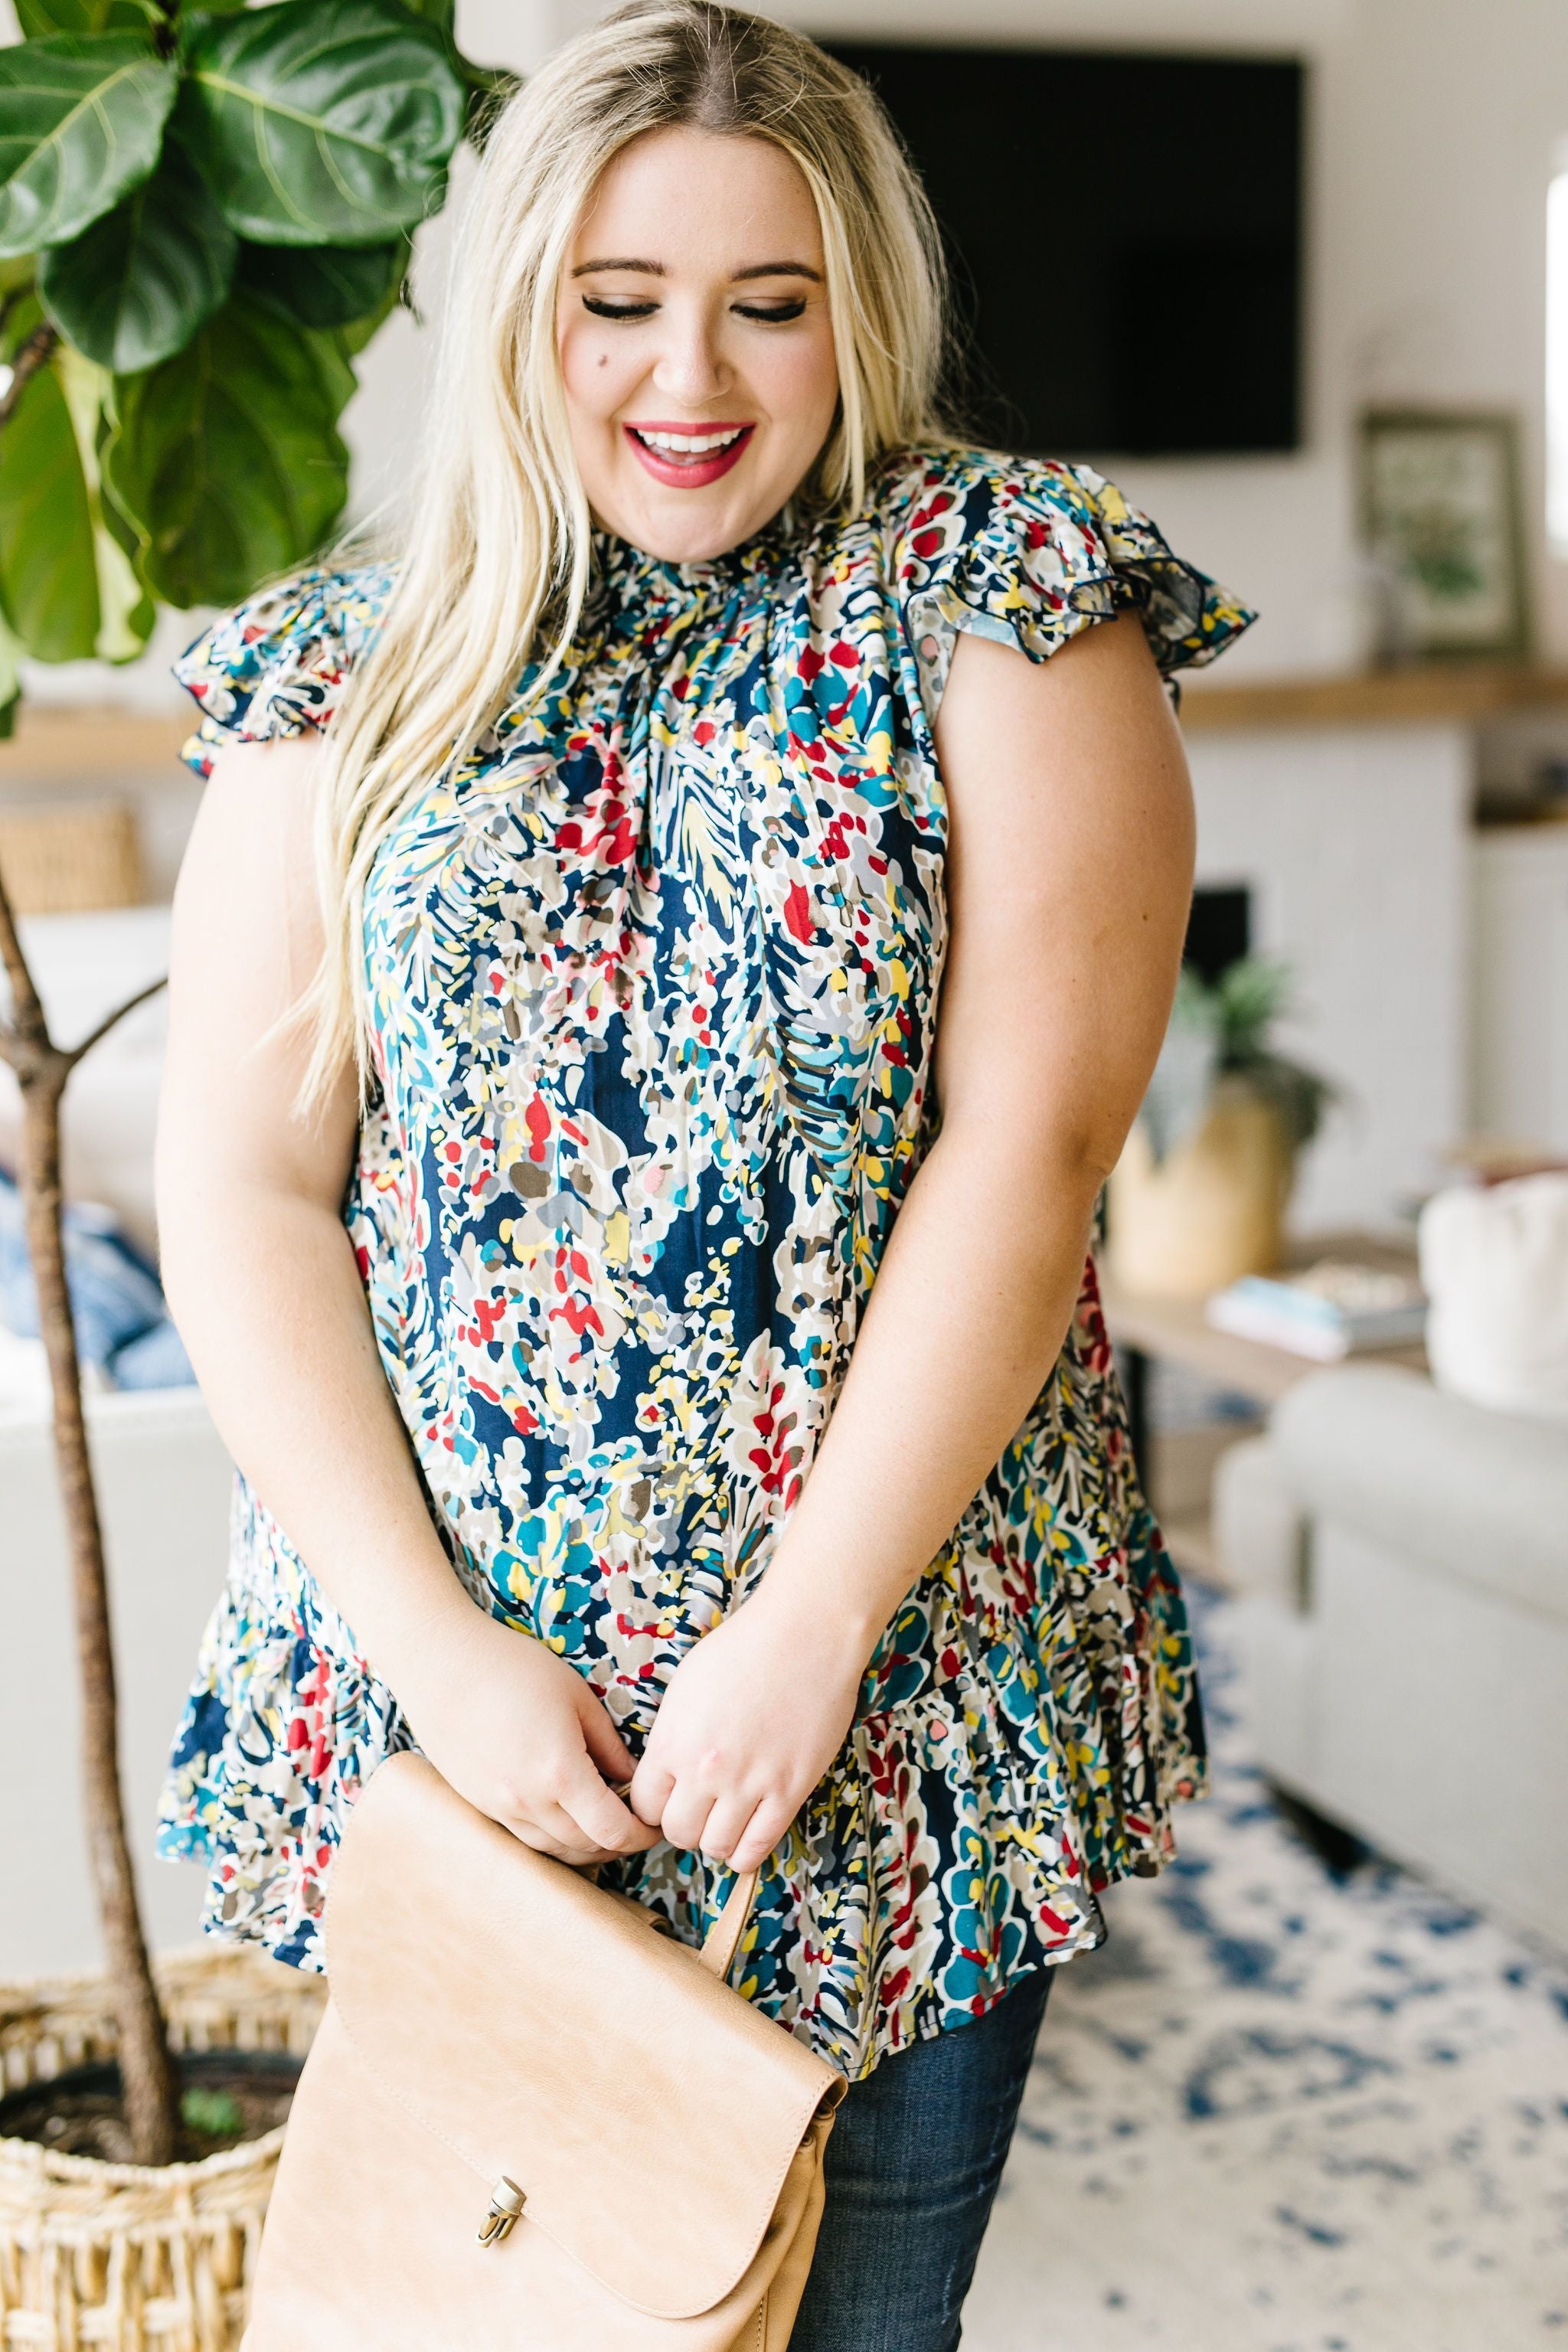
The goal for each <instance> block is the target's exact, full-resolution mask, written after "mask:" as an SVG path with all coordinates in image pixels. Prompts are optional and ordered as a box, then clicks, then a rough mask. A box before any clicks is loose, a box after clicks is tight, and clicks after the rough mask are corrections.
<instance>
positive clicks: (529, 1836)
mask: <svg viewBox="0 0 1568 2352" xmlns="http://www.w3.org/2000/svg"><path fill="white" fill-rule="evenodd" d="M501 1827H502V1829H503V1830H510V1832H511V1834H512V1836H513V1837H514V1838H515V1839H516V1840H517V1842H518V1843H519V1845H525V1846H527V1847H528V1849H529V1851H530V1853H543V1854H548V1855H549V1857H550V1859H551V1861H552V1862H572V1863H574V1862H575V1861H576V1856H575V1854H574V1853H569V1852H568V1851H567V1849H566V1847H565V1846H564V1845H563V1843H562V1842H561V1840H560V1839H559V1838H555V1837H552V1836H551V1834H550V1832H549V1831H548V1830H542V1829H541V1828H540V1826H539V1824H538V1822H502V1823H501Z"/></svg>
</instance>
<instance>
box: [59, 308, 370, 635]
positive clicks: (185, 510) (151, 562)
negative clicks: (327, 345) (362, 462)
mask: <svg viewBox="0 0 1568 2352" xmlns="http://www.w3.org/2000/svg"><path fill="white" fill-rule="evenodd" d="M316 341H317V339H316V338H314V337H313V336H311V335H310V334H308V333H305V332H303V331H301V330H300V329H299V328H297V327H293V326H291V325H290V324H289V321H288V320H285V319H283V318H281V317H280V316H279V313H278V312H277V311H275V310H269V309H268V308H267V307H266V306H265V305H263V304H261V303H258V302H253V301H251V300H249V299H247V298H246V297H245V296H243V295H235V296H233V297H231V299H229V300H228V301H227V302H226V304H225V305H224V308H223V309H222V310H219V311H218V312H216V315H215V316H214V317H213V318H211V319H209V320H208V321H207V323H206V325H205V327H203V328H201V329H199V330H198V331H197V333H196V335H195V339H194V340H193V341H191V342H190V343H188V344H187V345H186V347H185V349H184V351H183V352H179V353H178V354H177V356H176V357H175V358H174V359H172V360H165V361H164V362H163V366H162V367H157V368H153V369H152V370H150V371H149V373H146V374H145V375H139V376H132V377H130V378H127V379H125V380H123V381H122V382H121V383H120V384H119V385H118V387H117V400H118V422H117V425H116V428H115V430H114V431H113V433H112V434H111V435H110V438H109V440H108V442H107V443H106V445H105V448H104V478H105V483H106V486H107V488H108V489H109V491H110V496H111V498H112V499H113V500H114V502H115V504H116V505H117V506H118V508H119V509H120V510H121V513H122V514H123V515H124V516H126V517H128V518H129V519H130V520H131V521H132V523H133V524H134V526H135V529H136V532H137V536H138V540H139V542H140V544H139V552H138V559H137V568H138V570H139V571H140V572H141V575H142V579H143V580H144V581H145V583H147V585H148V587H149V588H150V589H152V591H153V593H154V594H155V595H158V596H160V597H162V598H163V600H164V602H165V603H167V604H182V605H184V604H232V603H234V602H235V601H236V600H237V599H238V598H239V597H241V596H244V595H246V594H247V593H248V592H249V590H251V589H252V588H254V587H255V586H256V584H257V583H258V581H260V580H265V579H267V578H268V577H269V576H270V575H271V574H272V573H274V572H282V571H286V570H287V569H288V568H289V565H290V564H295V563H299V562H301V561H302V560H303V558H304V557H306V556H308V555H310V554H311V553H313V552H314V551H315V550H316V549H317V548H318V547H319V546H320V545H321V541H322V540H323V539H324V538H325V536H326V534H327V532H328V531H329V530H330V529H331V526H332V524H333V523H334V522H335V521H336V520H337V518H338V516H339V514H340V513H341V512H342V505H343V499H344V497H345V495H346V493H347V489H348V452H347V450H346V449H345V448H344V446H343V444H342V441H341V439H340V438H339V436H338V432H337V425H336V415H337V405H338V391H339V388H340V387H339V386H338V385H337V384H336V383H330V382H329V375H330V373H331V372H330V371H329V370H328V369H327V368H325V367H324V366H323V365H322V364H321V355H320V353H319V352H318V350H317V349H316Z"/></svg>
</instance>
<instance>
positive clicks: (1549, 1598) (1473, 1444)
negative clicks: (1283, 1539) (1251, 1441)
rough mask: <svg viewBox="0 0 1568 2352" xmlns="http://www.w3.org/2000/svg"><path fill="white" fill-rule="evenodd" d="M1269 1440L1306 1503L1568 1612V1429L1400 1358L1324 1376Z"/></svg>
mask: <svg viewBox="0 0 1568 2352" xmlns="http://www.w3.org/2000/svg"><path fill="white" fill-rule="evenodd" d="M1269 1433H1270V1438H1271V1441H1272V1443H1273V1444H1274V1446H1275V1449H1276V1451H1277V1454H1278V1457H1279V1465H1280V1470H1281V1474H1282V1475H1283V1476H1284V1478H1285V1480H1286V1482H1287V1484H1288V1486H1289V1487H1290V1489H1291V1491H1292V1492H1293V1493H1294V1494H1295V1495H1296V1496H1298V1497H1299V1498H1300V1502H1301V1503H1302V1505H1303V1506H1304V1507H1305V1508H1306V1509H1307V1510H1309V1511H1310V1512H1311V1513H1312V1514H1313V1515H1314V1516H1320V1517H1323V1518H1326V1519H1332V1520H1337V1521H1339V1522H1340V1523H1341V1524H1342V1525H1344V1526H1347V1527H1352V1528H1360V1529H1361V1530H1362V1531H1363V1533H1365V1534H1367V1535H1370V1536H1375V1537H1377V1538H1379V1539H1380V1540H1381V1541H1383V1542H1384V1543H1385V1544H1387V1545H1389V1546H1390V1547H1391V1548H1392V1549H1394V1550H1395V1551H1398V1552H1400V1553H1402V1554H1404V1555H1405V1556H1407V1557H1409V1558H1411V1559H1416V1560H1419V1561H1421V1562H1422V1563H1423V1564H1424V1565H1426V1566H1427V1567H1429V1568H1431V1569H1433V1570H1436V1571H1438V1572H1440V1573H1444V1574H1447V1575H1451V1576H1457V1577H1462V1578H1464V1579H1465V1580H1466V1581H1467V1582H1468V1583H1471V1584H1479V1585H1486V1586H1489V1587H1490V1588H1491V1589H1493V1590H1494V1591H1498V1592H1502V1593H1507V1594H1509V1595H1510V1596H1511V1597H1512V1598H1513V1599H1514V1600H1516V1601H1524V1602H1526V1603H1527V1604H1528V1605H1529V1606H1531V1607H1532V1608H1535V1609H1539V1610H1542V1611H1544V1612H1547V1613H1548V1614H1549V1615H1551V1616H1553V1617H1568V1543H1565V1542H1564V1539H1563V1528H1564V1527H1568V1438H1565V1437H1564V1435H1563V1431H1562V1429H1561V1428H1560V1427H1558V1426H1557V1425H1556V1424H1554V1423H1549V1422H1542V1421H1538V1420H1534V1419H1528V1418H1526V1417H1525V1416H1523V1415H1521V1414H1517V1413H1502V1412H1489V1411H1488V1410H1487V1409H1486V1408H1485V1407H1484V1406H1481V1405H1474V1404H1469V1403H1468V1402H1466V1401H1465V1400H1464V1399H1463V1398H1460V1397H1455V1396H1446V1395H1444V1394H1443V1392H1442V1391H1440V1390H1438V1389H1436V1388H1434V1387H1433V1386H1432V1384H1431V1382H1430V1381H1426V1380H1423V1379H1422V1378H1421V1377H1420V1375H1419V1374H1418V1373H1415V1372H1407V1371H1402V1370H1399V1369H1398V1368H1397V1367H1395V1366H1394V1365H1389V1364H1344V1365H1337V1366H1336V1367H1335V1368H1334V1369H1333V1370H1331V1371H1323V1372H1314V1373H1312V1374H1310V1376H1309V1377H1308V1378H1307V1379H1306V1380H1304V1381H1300V1382H1299V1383H1298V1384H1297V1386H1296V1387H1294V1388H1293V1389H1291V1390H1289V1391H1288V1393H1287V1394H1286V1396H1285V1397H1284V1398H1283V1399H1282V1400H1281V1402H1279V1404H1278V1405H1277V1406H1276V1407H1275V1410H1274V1417H1273V1420H1272V1422H1271V1423H1270V1429H1269Z"/></svg>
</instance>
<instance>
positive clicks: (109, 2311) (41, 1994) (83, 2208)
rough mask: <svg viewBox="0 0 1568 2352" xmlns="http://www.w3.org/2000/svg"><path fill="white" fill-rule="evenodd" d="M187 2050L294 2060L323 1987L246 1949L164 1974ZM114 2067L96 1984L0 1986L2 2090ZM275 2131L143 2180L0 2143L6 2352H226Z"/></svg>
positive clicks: (255, 2237)
mask: <svg viewBox="0 0 1568 2352" xmlns="http://www.w3.org/2000/svg"><path fill="white" fill-rule="evenodd" d="M157 1976H158V1982H159V1989H160V1990H161V1992H162V1994H163V2011H164V2014H165V2016H166V2017H167V2019H168V2021H169V2037H170V2041H171V2042H172V2044H173V2046H174V2049H175V2051H176V2052H180V2051H186V2050H279V2051H289V2052H292V2053H295V2054H297V2055H298V2056H300V2057H301V2058H302V2057H303V2056H304V2054H305V2052H306V2051H307V2050H308V2049H309V2048H310V2038H311V2036H312V2034H313V2033H314V2032H315V2030H316V2024H317V2021H318V2020H319V2018H320V2016H321V2011H322V2009H323V2007H324V2006H325V2003H326V1983H325V1980H324V1979H322V1978H321V1977H315V1976H302V1975H301V1974H300V1971H299V1970H298V1969H285V1968H279V1966H278V1964H277V1963H276V1962H275V1961H273V1960H270V1959H268V1958H265V1957H264V1956H262V1955H261V1954H258V1953H256V1952H252V1951H249V1950H247V1949H246V1948H244V1947H237V1946H224V1945H219V1944H210V1945H207V1946H205V1947H203V1948H199V1949H197V1950H195V1951H192V1952H182V1953H178V1954H174V1955H172V1956H170V1957H168V1958H164V1959H162V1960H160V1961H159V1962H158V1964H157ZM114 2055H115V2033H114V2025H113V2021H112V2019H111V2017H110V2011H109V2005H108V2001H107V1999H106V1996H105V1988H104V1984H103V1980H102V1979H101V1978H99V1977H71V1978H62V1979H58V1980H56V1981H54V1982H49V1983H39V1984H31V1985H10V1986H0V2088H3V2089H4V2090H5V2091H7V2092H10V2091H17V2090H22V2089H25V2088H26V2086H27V2085H28V2084H32V2083H42V2082H47V2081H49V2080H50V2079H51V2078H52V2077H53V2076H55V2075H57V2074H64V2073H65V2072H66V2071H67V2069H68V2068H69V2067H72V2066H79V2065H83V2064H86V2063H89V2062H92V2061H94V2060H104V2059H111V2058H113V2056H114ZM282 2144H283V2133H282V2131H281V2129H279V2130H277V2131H271V2132H268V2134H267V2136H266V2137H265V2138H264V2139H258V2140H252V2141H249V2142H247V2143H246V2144H245V2145H243V2146H241V2147H235V2148H229V2149H226V2150H225V2151H224V2152H223V2154H221V2155H218V2156H209V2157H207V2158H205V2160H204V2161H203V2162H202V2163H200V2164H171V2165H167V2166H163V2167H159V2168H148V2167H146V2166H142V2165H135V2164H103V2163H100V2162H99V2161H98V2160H97V2159H96V2158H91V2157H82V2156H59V2155H56V2154H54V2153H53V2152H51V2151H50V2150H49V2149H48V2148H46V2147H41V2146H38V2145H37V2144H36V2143H34V2142H33V2141H31V2140H22V2139H6V2138H0V2352H99V2347H102V2352H235V2347H237V2345H238V2343H239V2339H240V2336H241V2335H242V2334H243V2332H244V2327H245V2316H246V2305H247V2297H248V2294H249V2286H250V2277H251V2271H252V2266H253V2264H254V2262H255V2257H256V2249H257V2245H258V2242H259V2238H260V2233H261V2221H262V2216H263V2215H264V2214H265V2212H266V2210H267V2200H268V2196H269V2195H270V2194H271V2189H272V2179H273V2175H274V2173H275V2172H276V2170H277V2168H278V2155H279V2149H280V2147H282Z"/></svg>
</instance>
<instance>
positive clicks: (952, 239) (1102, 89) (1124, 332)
mask: <svg viewBox="0 0 1568 2352" xmlns="http://www.w3.org/2000/svg"><path fill="white" fill-rule="evenodd" d="M824 47H826V48H829V49H831V50H832V52H833V54H834V55H835V56H836V57H838V58H842V59H843V60H844V62H845V64H846V65H848V66H851V67H853V68H854V69H855V71H856V72H857V73H860V74H863V75H865V77H866V78H867V79H868V81H870V82H871V83H872V84H873V86H874V87H875V89H877V90H878V91H879V94H880V96H881V98H882V100H883V102H884V104H885V105H886V107H887V109H888V110H889V113H890V114H891V116H892V118H893V121H894V122H895V123H896V124H897V125H898V128H899V130H900V132H901V134H902V136H903V138H904V141H905V142H906V144H907V145H908V147H909V149H910V153H911V155H912V156H913V158H914V161H915V163H916V164H917V165H918V166H919V169H920V172H921V176H922V177H923V179H924V181H925V184H926V187H927V190H928V191H929V193H930V195H931V203H932V205H933V206H934V208H935V211H936V215H937V218H938V220H939V221H940V223H941V225H942V234H943V237H944V239H945V241H946V244H947V247H948V257H949V260H950V263H951V265H952V278H953V291H954V296H955V309H956V312H957V318H958V327H959V352H958V358H957V366H956V371H955V380H954V382H953V384H952V393H953V394H954V396H955V401H956V404H957V406H958V408H959V411H960V414H961V415H962V416H963V419H964V421H965V422H966V424H967V425H968V426H969V427H970V428H971V429H973V431H974V432H975V433H976V435H977V436H978V437H979V438H981V439H982V440H984V441H986V442H989V443H994V444H995V445H997V446H1002V447H1010V448H1015V449H1017V450H1019V451H1020V452H1022V453H1024V454H1026V455H1044V456H1051V457H1093V456H1097V455H1100V454H1102V453H1103V454H1104V455H1107V456H1114V455H1118V454H1128V455H1138V456H1150V457H1169V456H1198V455H1205V456H1213V455H1216V454H1231V453H1242V452H1247V451H1260V450H1280V449H1292V448H1295V447H1296V446H1298V443H1299V440H1300V373H1301V215H1302V192H1301V180H1302V100H1303V79H1304V73H1303V68H1302V67H1301V66H1300V64H1299V63H1295V62H1292V61H1289V60H1279V59H1274V58H1232V57H1209V56H1184V57H1174V56H1154V55H1147V54H1144V53H1142V52H1128V51H1120V50H1119V51H1113V52H1112V51H1107V52H1100V51H1089V50H1081V49H1047V48H1022V49H1020V48H992V47H986V48H963V47H947V46H945V45H944V46H942V47H927V46H923V45H922V46H920V47H913V46H907V45H904V46H897V47H895V46H893V45H891V44H887V43H875V44H873V43H863V42H848V41H839V40H837V39H830V40H827V41H826V42H825V43H824Z"/></svg>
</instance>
